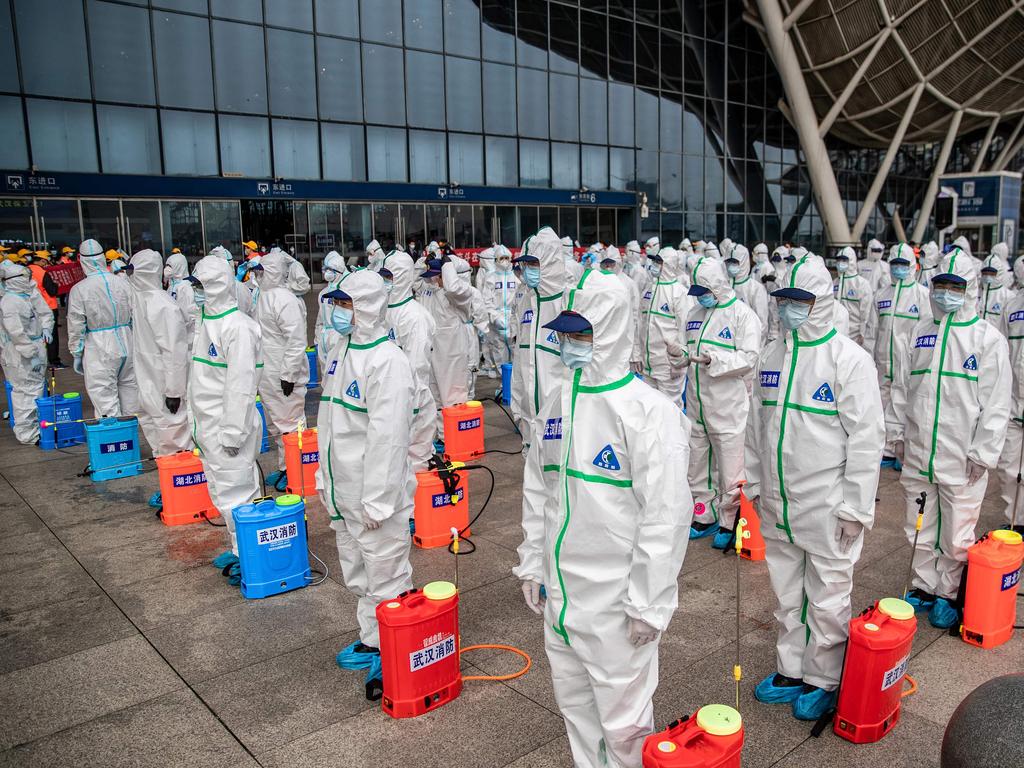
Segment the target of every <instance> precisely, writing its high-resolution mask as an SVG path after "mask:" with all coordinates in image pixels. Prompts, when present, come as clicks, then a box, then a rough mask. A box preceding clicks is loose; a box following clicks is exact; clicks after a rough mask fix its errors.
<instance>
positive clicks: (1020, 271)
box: [1013, 256, 1024, 291]
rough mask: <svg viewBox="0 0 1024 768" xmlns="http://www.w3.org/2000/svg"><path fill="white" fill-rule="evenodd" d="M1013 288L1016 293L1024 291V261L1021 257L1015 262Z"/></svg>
mask: <svg viewBox="0 0 1024 768" xmlns="http://www.w3.org/2000/svg"><path fill="white" fill-rule="evenodd" d="M1013 288H1014V290H1016V291H1020V290H1022V289H1024V259H1022V258H1020V257H1019V256H1018V257H1017V258H1016V259H1014V261H1013Z"/></svg>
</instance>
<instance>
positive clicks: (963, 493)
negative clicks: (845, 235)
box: [886, 248, 1011, 600]
mask: <svg viewBox="0 0 1024 768" xmlns="http://www.w3.org/2000/svg"><path fill="white" fill-rule="evenodd" d="M938 273H939V274H955V275H959V276H960V277H962V278H964V279H965V280H966V281H967V293H966V297H965V301H964V304H963V306H962V307H960V309H958V310H957V311H956V312H955V313H951V314H945V315H944V314H939V313H937V312H936V308H935V306H934V304H933V306H932V312H933V313H934V318H925V319H923V320H920V321H918V323H917V324H916V325H915V326H914V330H913V332H912V341H911V343H910V345H909V349H908V352H907V354H906V355H904V356H903V357H901V358H899V359H898V361H897V363H896V367H895V371H894V376H893V384H892V403H891V407H890V409H889V411H888V413H887V414H886V424H887V426H888V427H889V431H890V433H891V438H892V440H893V441H895V442H897V443H899V442H902V443H904V449H903V450H904V457H903V474H902V475H901V477H900V482H901V483H902V484H903V488H904V490H905V492H906V497H907V520H906V526H907V527H906V532H907V536H908V538H909V540H910V541H913V540H914V527H915V522H916V519H917V501H916V500H917V497H918V496H919V495H920V494H921V492H922V491H925V492H927V500H926V503H925V508H924V521H923V527H922V529H921V534H920V537H919V538H918V542H917V550H916V551H915V553H914V577H913V581H912V585H913V587H914V588H916V589H921V590H923V591H924V592H927V593H929V594H934V595H937V596H938V597H941V598H945V599H947V600H953V599H955V597H956V594H957V591H958V590H959V587H960V574H961V571H962V569H963V565H964V563H965V562H966V561H967V550H968V548H969V547H970V546H971V545H972V544H974V528H975V525H977V522H978V515H979V513H980V512H981V502H982V500H983V499H984V497H985V488H986V486H987V485H988V475H987V472H986V471H985V470H989V469H995V467H996V464H997V462H998V460H999V454H1000V452H1001V451H1002V448H1003V441H1004V440H1005V437H1006V422H1007V420H1008V419H1009V416H1010V395H1011V391H1010V387H1011V385H1010V381H1011V371H1010V361H1009V352H1008V348H1007V344H1006V339H1005V338H1004V337H1003V335H1002V334H1001V333H1000V332H999V331H998V330H997V329H996V328H995V327H994V326H992V325H991V324H990V323H988V322H986V321H984V320H982V319H981V318H980V317H978V313H977V311H976V306H977V299H978V275H977V271H976V265H975V263H974V260H973V259H972V258H971V257H970V256H968V255H967V254H966V253H965V252H964V251H962V250H961V249H959V248H953V250H951V251H950V252H949V253H947V254H946V255H944V256H943V257H942V260H941V261H940V263H939V268H938ZM933 290H934V288H933ZM898 452H899V451H898V450H897V455H898ZM971 465H973V467H972V466H971ZM972 469H973V471H974V473H975V474H980V477H977V479H976V480H975V482H974V483H970V482H968V480H969V477H968V475H969V473H970V472H971V471H972Z"/></svg>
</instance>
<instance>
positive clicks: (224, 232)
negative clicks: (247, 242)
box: [203, 200, 242, 256]
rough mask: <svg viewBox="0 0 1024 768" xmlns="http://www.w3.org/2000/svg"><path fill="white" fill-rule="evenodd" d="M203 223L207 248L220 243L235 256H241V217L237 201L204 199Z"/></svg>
mask: <svg viewBox="0 0 1024 768" xmlns="http://www.w3.org/2000/svg"><path fill="white" fill-rule="evenodd" d="M203 224H204V226H205V228H206V248H207V250H212V249H213V248H214V247H215V246H218V245H221V246H223V247H225V248H227V249H228V250H229V251H230V252H231V253H232V254H234V255H235V256H241V253H242V232H241V225H242V217H241V212H240V211H239V206H238V202H237V201H234V200H207V201H204V202H203Z"/></svg>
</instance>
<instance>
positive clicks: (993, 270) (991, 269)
mask: <svg viewBox="0 0 1024 768" xmlns="http://www.w3.org/2000/svg"><path fill="white" fill-rule="evenodd" d="M981 271H982V272H983V273H984V272H991V273H992V274H993V275H995V274H997V273H998V272H999V270H998V269H996V268H995V267H993V266H990V265H989V266H984V267H982V268H981Z"/></svg>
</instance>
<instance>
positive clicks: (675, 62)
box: [661, 32, 683, 93]
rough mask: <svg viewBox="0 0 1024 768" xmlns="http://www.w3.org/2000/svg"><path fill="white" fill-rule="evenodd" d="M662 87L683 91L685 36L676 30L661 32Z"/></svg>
mask: <svg viewBox="0 0 1024 768" xmlns="http://www.w3.org/2000/svg"><path fill="white" fill-rule="evenodd" d="M661 88H662V90H664V91H672V92H673V93H682V91H683V36H682V35H681V34H679V33H676V32H662V33H661Z"/></svg>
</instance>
